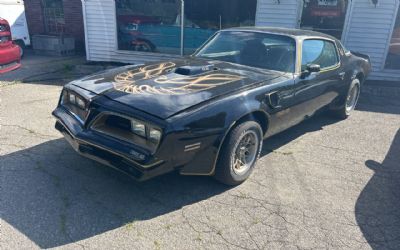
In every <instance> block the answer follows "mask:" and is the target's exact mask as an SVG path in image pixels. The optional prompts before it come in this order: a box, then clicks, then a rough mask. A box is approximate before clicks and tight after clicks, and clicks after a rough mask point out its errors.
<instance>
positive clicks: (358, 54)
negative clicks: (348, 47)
mask: <svg viewBox="0 0 400 250" xmlns="http://www.w3.org/2000/svg"><path fill="white" fill-rule="evenodd" d="M350 52H351V54H353V55H355V56H358V57H361V58H364V59H365V60H368V62H371V58H370V57H369V55H366V54H362V53H359V52H355V51H350Z"/></svg>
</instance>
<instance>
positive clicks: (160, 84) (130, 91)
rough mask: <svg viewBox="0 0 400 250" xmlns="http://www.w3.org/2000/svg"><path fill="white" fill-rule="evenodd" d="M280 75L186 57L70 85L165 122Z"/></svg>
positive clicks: (117, 70)
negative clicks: (205, 103) (177, 114)
mask: <svg viewBox="0 0 400 250" xmlns="http://www.w3.org/2000/svg"><path fill="white" fill-rule="evenodd" d="M280 75H282V73H279V72H276V71H268V70H260V69H256V68H252V67H246V66H241V65H237V64H231V63H227V62H221V61H210V60H205V59H198V58H185V59H179V60H175V61H168V62H160V63H151V64H147V65H140V66H125V67H120V68H116V69H112V70H108V71H104V72H102V73H99V74H95V75H91V76H88V77H85V78H82V79H80V80H77V81H74V82H71V84H72V85H75V86H77V87H80V88H83V89H85V90H88V91H91V92H93V93H95V94H98V95H104V96H107V97H108V98H110V99H112V100H114V101H117V102H120V103H122V104H125V105H128V106H130V107H132V108H135V109H139V110H141V111H144V112H146V113H149V114H151V115H154V116H157V117H159V118H162V119H166V118H168V117H170V116H173V115H174V114H176V113H179V112H181V111H183V110H185V109H188V108H190V107H192V106H195V105H198V104H200V103H202V102H205V101H208V100H210V99H213V98H216V97H219V96H221V95H226V94H228V93H230V92H233V91H237V90H238V89H241V88H246V87H249V86H250V85H252V84H255V83H259V82H261V81H268V80H272V79H274V78H277V77H279V76H280Z"/></svg>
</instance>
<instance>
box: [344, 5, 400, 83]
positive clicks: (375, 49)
mask: <svg viewBox="0 0 400 250" xmlns="http://www.w3.org/2000/svg"><path fill="white" fill-rule="evenodd" d="M398 7H399V0H379V4H378V5H377V6H376V7H375V6H374V5H373V4H372V3H371V1H370V0H353V1H352V2H351V4H350V9H349V11H351V12H350V15H349V17H348V20H347V25H346V27H345V31H344V36H343V43H344V44H345V46H346V47H347V48H349V49H350V50H354V51H357V52H360V53H364V54H367V55H369V56H370V57H371V62H372V68H373V72H372V73H371V75H370V78H369V79H377V80H392V81H400V70H399V71H396V70H384V69H383V68H384V65H385V59H386V55H387V50H388V46H389V41H390V39H391V34H392V30H393V25H394V20H395V18H396V13H397V10H398Z"/></svg>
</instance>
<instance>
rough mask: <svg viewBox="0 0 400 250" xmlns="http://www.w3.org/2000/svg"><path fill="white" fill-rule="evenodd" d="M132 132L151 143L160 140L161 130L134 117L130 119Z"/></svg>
mask: <svg viewBox="0 0 400 250" xmlns="http://www.w3.org/2000/svg"><path fill="white" fill-rule="evenodd" d="M131 131H132V133H134V134H136V135H139V136H141V137H144V138H146V139H148V140H150V141H151V142H153V143H158V142H159V141H160V140H161V136H162V133H161V130H159V129H156V128H154V127H151V126H149V125H148V124H146V123H144V122H141V121H139V120H136V119H131Z"/></svg>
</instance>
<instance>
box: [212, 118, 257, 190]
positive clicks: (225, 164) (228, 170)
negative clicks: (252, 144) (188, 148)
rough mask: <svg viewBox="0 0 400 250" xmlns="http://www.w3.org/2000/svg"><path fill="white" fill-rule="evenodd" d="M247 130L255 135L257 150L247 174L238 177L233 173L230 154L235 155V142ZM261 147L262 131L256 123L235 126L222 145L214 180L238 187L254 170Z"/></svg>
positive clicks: (249, 122)
mask: <svg viewBox="0 0 400 250" xmlns="http://www.w3.org/2000/svg"><path fill="white" fill-rule="evenodd" d="M249 130H252V131H253V132H255V134H256V135H257V140H258V148H257V153H256V158H255V160H254V162H253V163H252V165H251V166H250V168H249V169H248V170H247V172H245V173H244V174H242V175H238V174H236V173H235V172H234V171H233V167H232V161H231V159H232V154H234V153H235V152H234V149H235V145H236V143H237V140H239V139H240V138H241V136H242V135H243V134H244V133H246V132H248V131H249ZM262 145H263V134H262V129H261V127H260V125H259V124H258V123H257V122H255V121H247V122H243V123H241V124H239V125H238V126H236V127H235V128H234V129H232V131H231V132H230V134H229V135H228V138H227V140H226V142H225V143H224V145H223V149H222V152H221V155H220V157H219V161H218V165H217V170H216V178H217V179H218V180H219V181H221V182H223V183H225V184H228V185H238V184H240V183H242V182H244V181H245V180H246V179H247V178H248V177H249V176H250V175H251V173H252V172H253V170H254V166H255V164H256V162H257V160H258V158H259V157H260V153H261V149H262Z"/></svg>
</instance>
